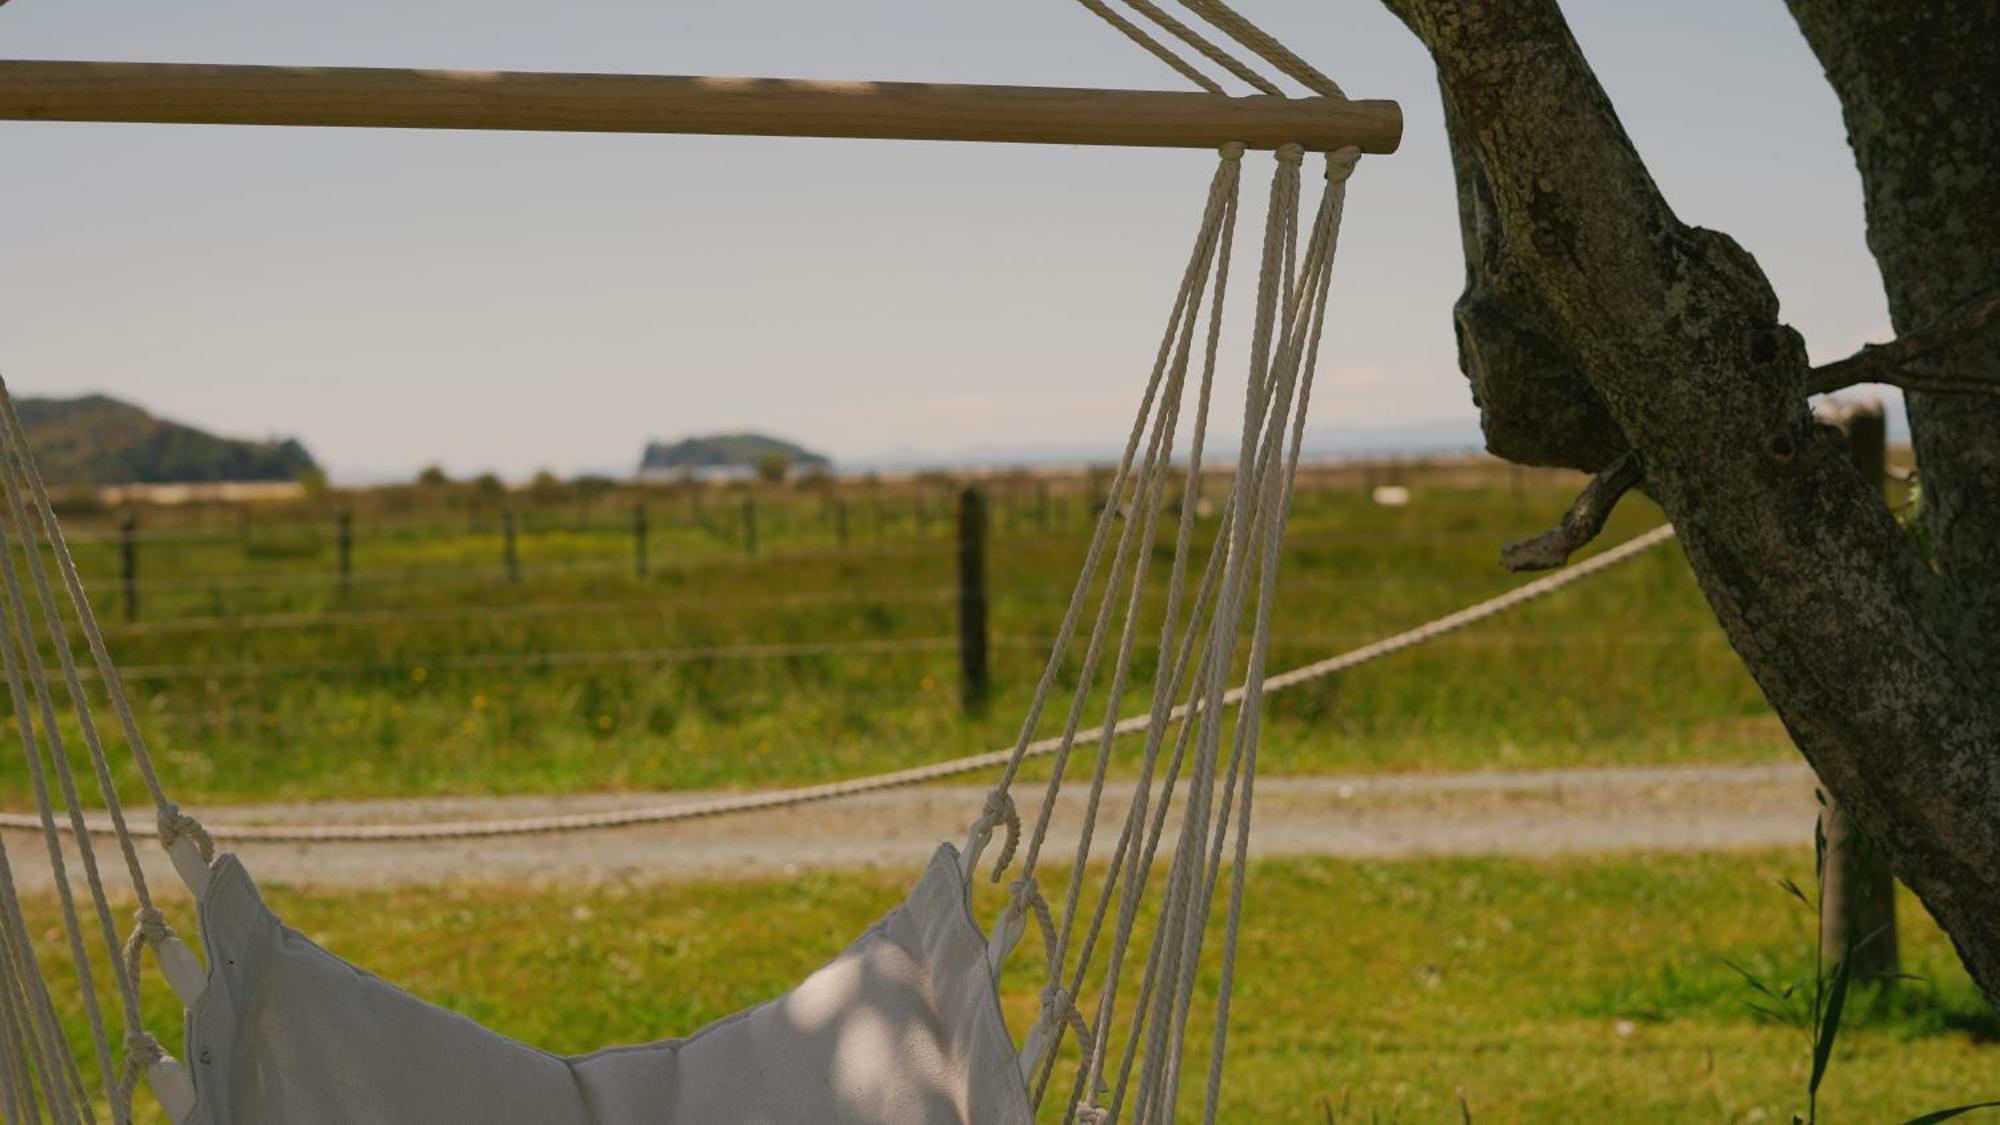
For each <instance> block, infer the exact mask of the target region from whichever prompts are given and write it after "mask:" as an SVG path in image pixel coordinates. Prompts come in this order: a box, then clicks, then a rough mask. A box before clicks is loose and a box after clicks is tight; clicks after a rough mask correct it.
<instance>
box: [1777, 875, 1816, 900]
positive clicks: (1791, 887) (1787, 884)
mask: <svg viewBox="0 0 2000 1125" xmlns="http://www.w3.org/2000/svg"><path fill="white" fill-rule="evenodd" d="M1778 885H1779V886H1780V887H1783V888H1784V889H1785V890H1787V891H1789V892H1791V896H1792V897H1793V898H1795V899H1798V900H1799V901H1800V902H1802V903H1804V904H1805V905H1806V906H1807V907H1809V908H1810V907H1811V906H1812V899H1809V898H1807V897H1806V893H1805V892H1804V891H1802V890H1800V889H1799V885H1798V884H1797V883H1795V882H1793V881H1792V878H1791V876H1789V875H1787V876H1786V877H1784V878H1783V879H1780V880H1778Z"/></svg>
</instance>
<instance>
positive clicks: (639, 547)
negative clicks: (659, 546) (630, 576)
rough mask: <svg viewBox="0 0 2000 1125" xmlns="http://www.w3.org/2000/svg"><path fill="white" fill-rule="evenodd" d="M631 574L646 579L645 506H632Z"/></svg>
mask: <svg viewBox="0 0 2000 1125" xmlns="http://www.w3.org/2000/svg"><path fill="white" fill-rule="evenodd" d="M632 573H634V574H636V575H638V576H639V577H641V578H644V577H646V505H644V504H634V505H632Z"/></svg>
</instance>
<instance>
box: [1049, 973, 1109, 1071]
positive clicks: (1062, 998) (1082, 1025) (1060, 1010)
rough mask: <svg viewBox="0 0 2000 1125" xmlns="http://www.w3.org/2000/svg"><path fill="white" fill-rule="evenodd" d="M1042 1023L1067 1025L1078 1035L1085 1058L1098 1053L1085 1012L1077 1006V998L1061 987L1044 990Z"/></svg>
mask: <svg viewBox="0 0 2000 1125" xmlns="http://www.w3.org/2000/svg"><path fill="white" fill-rule="evenodd" d="M1042 1022H1043V1023H1044V1024H1049V1025H1054V1024H1063V1023H1066V1024H1068V1025H1069V1027H1070V1030H1071V1031H1073V1032H1075V1033H1076V1045H1077V1046H1078V1047H1081V1048H1083V1057H1084V1058H1086V1059H1088V1058H1089V1057H1091V1056H1092V1055H1094V1054H1096V1053H1097V1042H1096V1040H1095V1039H1094V1038H1093V1037H1092V1036H1091V1034H1090V1025H1089V1024H1088V1023H1086V1022H1084V1018H1083V1012H1082V1011H1081V1010H1080V1009H1078V1008H1077V1006H1076V997H1074V996H1071V995H1070V994H1069V989H1067V988H1064V987H1063V986H1061V985H1059V984H1058V985H1051V986H1049V987H1048V988H1044V989H1042Z"/></svg>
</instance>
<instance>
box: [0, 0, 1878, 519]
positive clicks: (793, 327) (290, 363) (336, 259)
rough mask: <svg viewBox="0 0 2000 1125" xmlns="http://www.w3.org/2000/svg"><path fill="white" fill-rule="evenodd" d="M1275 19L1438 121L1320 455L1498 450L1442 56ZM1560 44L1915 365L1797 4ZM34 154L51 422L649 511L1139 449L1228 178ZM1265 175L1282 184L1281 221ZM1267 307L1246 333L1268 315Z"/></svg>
mask: <svg viewBox="0 0 2000 1125" xmlns="http://www.w3.org/2000/svg"><path fill="white" fill-rule="evenodd" d="M1239 7H1240V8H1241V10H1243V11H1244V12H1245V13H1246V14H1248V15H1250V16H1251V17H1252V18H1253V19H1256V20H1257V21H1258V22H1260V23H1262V24H1264V25H1265V26H1266V27H1267V28H1268V29H1269V30H1271V31H1273V32H1274V33H1276V34H1277V35H1278V36H1279V37H1280V38H1282V39H1284V40H1285V41H1286V42H1287V43H1289V44H1290V45H1291V46H1292V47H1294V48H1295V49H1296V50H1298V51H1299V52H1300V53H1301V54H1303V55H1305V56H1306V57H1307V58H1309V59H1311V60H1313V61H1314V62H1315V63H1316V64H1318V65H1319V66H1320V68H1321V69H1323V70H1325V71H1327V72H1328V73H1330V74H1332V75H1333V76H1334V77H1336V78H1337V79H1339V80H1340V81H1341V83H1342V85H1343V86H1345V87H1346V88H1347V90H1348V92H1349V93H1350V94H1351V95H1353V96H1356V97H1381V98H1394V99H1397V100H1399V101H1400V102H1402V104H1403V107H1404V113H1405V118H1406V122H1407V124H1406V132H1405V137H1404V142H1403V147H1402V150H1401V151H1400V152H1399V153H1397V154H1396V155H1393V156H1383V157H1368V158H1366V159H1364V160H1363V161H1362V164H1361V167H1360V169H1359V170H1358V171H1357V172H1356V174H1355V177H1354V179H1353V181H1352V184H1351V187H1350V192H1349V199H1348V208H1347V222H1346V226H1345V228H1344V230H1343V234H1342V242H1341V251H1340V260H1339V262H1338V264H1337V266H1336V271H1335V281H1334V297H1333V311H1332V314H1331V320H1330V322H1329V327H1328V340H1327V344H1326V347H1325V350H1324V352H1323V355H1322V363H1321V371H1320V380H1319V384H1318V388H1317V390H1316V391H1315V397H1314V402H1313V408H1314V418H1313V422H1312V425H1311V428H1310V433H1311V435H1312V437H1311V440H1312V442H1313V443H1314V445H1315V446H1316V447H1319V448H1325V449H1334V448H1380V447H1385V446H1393V445H1397V444H1402V443H1410V442H1415V441H1420V440H1421V441H1428V442H1435V441H1439V440H1456V441H1458V442H1459V443H1460V444H1467V445H1469V444H1474V443H1476V440H1477V415H1476V412H1475V411H1474V409H1473V407H1472V405H1471V402H1470V399H1469V396H1468V394H1467V392H1466V389H1465V384H1464V382H1463V380H1462V379H1461V377H1460V376H1459V374H1458V372H1457V367H1456V360H1455V355H1454V348H1453V343H1452V334H1451V324H1450V308H1451V303H1452V301H1453V300H1454V299H1455V298H1456V296H1457V294H1458V290H1459V288H1460V285H1461V284H1462V281H1463V265H1462V262H1461V259H1460V254H1459V241H1458V229H1457V218H1456V213H1455V205H1454V202H1453V189H1452V180H1451V172H1450V166H1449V160H1448V157H1447V154H1446V152H1445V142H1444V135H1443V127H1442V123H1441V120H1440V114H1439V109H1438V104H1437V92H1436V85H1435V79H1434V76H1433V72H1432V69H1431V65H1430V62H1429V59H1428V57H1427V56H1426V55H1425V54H1424V52H1423V50H1422V48H1421V47H1420V46H1419V44H1418V43H1417V42H1416V40H1415V39H1414V38H1413V37H1412V36H1411V35H1410V34H1409V33H1408V32H1407V31H1406V30H1405V29H1404V28H1403V27H1402V25H1401V24H1399V23H1398V22H1397V21H1396V20H1395V19H1394V18H1393V17H1391V16H1390V15H1389V14H1388V13H1387V12H1386V10H1385V9H1383V8H1382V6H1381V5H1380V3H1379V2H1378V0H1241V2H1240V4H1239ZM1565 7H1566V9H1567V11H1568V13H1569V17H1570V20H1571V22H1572V25H1573V26H1574V28H1575V31H1576V34H1577V37H1578V39H1579V41H1580V42H1581V43H1582V44H1583V47H1584V49H1585V51H1586V53H1587V54H1588V55H1589V56H1590V58H1591V60H1592V62H1593V63H1594V65H1595V66H1596V68H1597V71H1598V73H1599V75H1600V77H1601V79H1602V80H1603V82H1604V84H1605V86H1606V87H1607V89H1608V90H1609V91H1610V93H1611V95H1612V98H1613V100H1614V101H1615V102H1616V104H1617V106H1618V109H1619V111H1620V113H1621V115H1622V116H1623V119H1624V121H1625V123H1626V126H1627V128H1628V129H1629V131H1630V132H1631V134H1632V135H1633V137H1634V140H1635V142H1636V143H1637V144H1638V146H1639V148H1640V150H1641V152H1642V154H1643V155H1644V156H1645V157H1646V158H1647V159H1648V161H1649V162H1650V164H1651V166H1652V169H1653V172H1654V176H1655V178H1656V180H1657V181H1658V182H1659V183H1660V186H1661V187H1662V189H1663V190H1664V191H1665V193H1666V195H1667V197H1668V199H1669V200H1670V201H1671V203H1672V204H1673V206H1674V207H1675V209H1676V210H1677V211H1678V212H1679V214H1680V215H1681V217H1682V219H1683V220H1684V221H1687V222H1690V223H1694V224H1699V225H1702V226H1709V227H1715V228H1719V229H1722V230H1725V231H1728V232H1730V233H1731V234H1732V235H1734V236H1735V237H1736V238H1737V239H1738V240H1739V241H1741V242H1742V243H1743V244H1744V245H1745V246H1747V247H1748V248H1749V249H1750V251H1751V252H1752V253H1754V254H1755V255H1756V256H1757V257H1758V259H1759V261H1760V262H1761V263H1762V265H1763V267H1764V269H1765V270H1766V272H1767V273H1768V274H1769V276H1770V278H1771V280H1772V283H1773V284H1774V286H1775V287H1776V289H1777V291H1778V294H1779V297H1780V299H1781V301H1782V302H1783V306H1784V315H1785V317H1786V319H1787V320H1788V321H1789V322H1790V323H1791V324H1793V325H1794V326H1795V327H1797V328H1799V329H1800V331H1802V332H1803V333H1804V334H1805V336H1806V339H1807V341H1808V344H1809V346H1810V347H1811V349H1812V353H1813V355H1814V357H1815V358H1816V359H1818V360H1825V359H1831V358H1836V357H1838V356H1840V355H1843V354H1846V353H1847V352H1850V351H1852V350H1853V349H1854V348H1856V347H1858V346H1859V345H1860V344H1862V343H1864V342H1867V341H1870V340H1883V339H1887V338H1888V337H1889V335H1890V330H1889V328H1888V317H1887V313H1886V310H1885V306H1884V302H1883V297H1882V289H1881V283H1880V281H1879V278H1878V276H1877V274H1876V271H1875V266H1874V262H1873V260H1872V259H1871V258H1870V257H1869V255H1868V252H1867V247H1866V245H1865V242H1864V238H1863V229H1862V216H1861V194H1860V183H1859V180H1858V177H1857V175H1856V173H1855V170H1854V165H1853V161H1852V159H1851V156H1850V154H1849V152H1848V149H1847V146H1846V142H1845V139H1844V136H1843V133H1842V130H1841V126H1840V114H1839V107H1838V104H1837V103H1836V101H1835V99H1834V97H1833V94H1832V92H1831V90H1830V89H1829V88H1828V87H1827V85H1826V83H1825V81H1824V80H1823V78H1822V77H1821V75H1820V72H1819V68H1818V66H1817V64H1816V63H1815V62H1814V60H1813V58H1812V56H1811V53H1810V52H1809V51H1808V50H1807V48H1806V45H1805V42H1804V40H1803V39H1802V38H1801V37H1800V36H1799V34H1798V32H1797V30H1796V28H1795V27H1794V26H1793V25H1792V23H1791V20H1790V17H1789V16H1788V15H1787V13H1786V12H1785V9H1784V5H1783V4H1782V3H1781V2H1780V0H1687V2H1683V3H1676V4H1645V3H1638V2H1636V0H1570V2H1569V3H1568V4H1566V5H1565ZM0 42H4V44H5V46H4V48H0V54H4V55H6V56H9V57H15V58H73V59H105V60H142V61H163V62H230V63H272V64H298V65H349V66H421V67H463V68H474V69H516V70H570V71H623V72H645V73H663V74H715V75H755V76H765V77H795V78H868V79H883V80H908V81H950V82H992V83H1009V84H1021V85H1069V86H1104V87H1129V88H1157V89H1179V88H1182V87H1181V85H1180V83H1181V80H1180V79H1179V78H1177V77H1176V76H1175V75H1174V74H1173V73H1172V72H1170V71H1168V70H1166V69H1165V68H1164V67H1162V66H1161V65H1160V64H1159V63H1158V62H1157V61H1156V60H1154V59H1153V58H1151V57H1150V56H1148V55H1146V54H1144V53H1143V52H1141V51H1140V50H1138V49H1137V48H1136V47H1134V46H1133V45H1131V44H1130V43H1128V42H1126V41H1125V40H1124V39H1122V38H1121V37H1120V36H1118V35H1117V34H1116V33H1115V32H1113V31H1111V30H1110V29H1109V28H1107V27H1105V26H1104V25H1103V24H1100V23H1099V22H1097V21H1096V20H1095V19H1094V18H1092V17H1091V16H1090V15H1089V14H1088V12H1086V11H1085V9H1084V8H1083V7H1082V6H1081V5H1079V4H1077V3H1075V2H1073V0H1016V2H1010V3H1004V4H996V3H991V2H990V0H989V2H974V0H846V2H843V3H837V4H831V3H826V2H825V0H679V2H674V0H666V2H663V0H650V2H647V3H639V2H637V0H572V2H569V3H563V4H551V3H548V2H547V0H477V2H476V3H475V2H474V0H423V2H422V3H417V4H413V3H410V2H409V0H344V2H343V3H341V4H326V3H323V2H313V3H306V2H304V0H181V2H179V3H175V4H160V3H157V2H155V0H13V2H12V3H9V4H7V5H6V6H5V7H4V8H0ZM0 146H4V149H5V152H6V154H7V163H6V166H7V174H6V176H5V178H4V179H0V371H3V372H4V373H5V375H6V378H7V380H8V383H9V385H10V387H12V388H13V389H14V390H15V392H16V393H18V394H49V395H70V394H79V393H84V392H91V391H99V392H104V393H108V394H113V395H117V396H119V397H121V398H127V399H130V400H132V401H135V402H137V403H139V404H141V405H143V406H145V407H147V408H149V409H151V410H153V411H155V412H156V413H159V414H161V415H163V416H166V417H170V418H173V419H176V420H180V421H186V422H190V423H193V424H197V425H200V426H203V427H204V428H210V429H214V430H217V431H220V432H224V433H228V434H232V435H237V436H252V437H262V436H271V435H286V436H295V437H297V438H299V439H300V440H302V441H303V442H305V443H306V445H307V447H308V448H309V449H311V450H312V451H313V453H314V454H315V455H316V456H318V457H319V458H320V460H321V461H322V463H324V464H325V465H327V466H328V467H329V469H330V470H331V471H332V474H333V476H334V477H335V479H336V480H350V481H363V480H382V479H394V478H397V477H404V476H408V475H409V474H412V473H414V472H415V471H416V469H417V468H419V467H421V466H423V465H426V464H431V463H440V464H442V465H443V466H445V467H446V468H447V469H448V470H450V471H451V472H453V473H454V474H470V473H476V472H482V471H489V470H491V471H497V472H499V473H501V474H502V475H503V476H508V477H511V478H520V477H524V476H527V475H529V474H531V473H533V472H535V471H536V470H538V469H542V468H548V469H552V470H554V471H557V472H559V473H575V472H611V473H619V474H623V473H627V472H630V471H631V470H632V469H633V468H634V467H635V466H636V464H637V461H638V457H639V454H640V451H641V448H642V446H643V445H644V443H645V442H646V441H647V440H649V439H652V438H667V439H673V438H678V437H682V436H685V435H688V434H699V433H709V432H720V431H733V430H741V429H755V430H760V431H765V432H769V433H774V434H778V435H781V436H784V437H788V438H791V439H794V440H797V441H800V442H802V443H804V444H806V445H808V446H810V447H812V448H814V449H817V450H821V451H824V452H826V453H829V454H831V455H832V456H833V457H835V458H836V460H837V461H840V462H844V463H846V464H849V465H860V464H874V463H891V462H910V461H935V462H943V461H951V460H966V459H1005V458H1010V457H1034V456H1041V457H1071V456H1083V455H1089V456H1103V455H1106V454H1109V453H1111V452H1113V451H1115V448H1116V445H1117V444H1118V442H1119V440H1120V439H1121V438H1122V436H1123V434H1124V432H1125V430H1126V428H1127V427H1128V426H1129V419H1130V412H1131V409H1132V406H1133V404H1134V402H1135V401H1136V392H1137V388H1138V387H1139V386H1140V383H1141V381H1142V380H1143V379H1144V377H1145V374H1146V370H1147V367H1148V364H1149V362H1150V360H1151V357H1152V353H1153V351H1154V348H1155V346H1156V343H1157V340H1158V335H1159V332H1160V329H1161V326H1162V324H1163V318H1164V316H1165V314H1166V311H1167V307H1168V303H1169V301H1170V300H1171V297H1172V294H1173V289H1174V287H1175V284H1176V282H1177V280H1178V271H1179V269H1180V266H1181V262H1182V261H1183V260H1184V258H1185V255H1186V253H1187V249H1188V243H1189V241H1190V239H1191V238H1192V236H1193V230H1194V224H1195V221H1196V219H1197V218H1198V215H1199V212H1200V207H1201V202H1202V196H1203V193H1204V192H1205V190H1206V184H1207V180H1208V177H1209V174H1210V172H1211V171H1212V167H1213V163H1214V159H1215V157H1214V155H1213V154H1211V153H1206V152H1201V151H1192V152H1189V151H1153V150H1118V149H1083V148H1061V147H1049V146H1016V145H984V146H981V145H965V144H922V143H909V142H872V141H829V140H786V139H757V138H695V137H665V136H597V135H591V136H585V135H535V134H516V133H452V132H415V131H396V130H349V129H268V128H231V127H212V126H149V125H148V126H125V125H90V124H51V123H0ZM1267 177H1268V165H1267V164H1266V163H1261V162H1260V163H1253V164H1251V165H1249V166H1247V167H1246V175H1245V185H1246V189H1249V188H1251V186H1252V185H1255V184H1259V183H1261V181H1263V180H1264V179H1265V178H1267ZM1258 194H1259V193H1258V192H1256V191H1255V190H1246V196H1245V207H1244V213H1245V216H1246V219H1245V222H1246V224H1247V225H1246V226H1245V228H1244V231H1243V233H1242V235H1241V237H1242V238H1243V240H1244V242H1245V243H1248V242H1250V241H1251V240H1252V239H1253V238H1254V235H1255V227H1254V224H1255V223H1256V222H1257V221H1258V220H1257V219H1256V218H1255V217H1254V216H1256V215H1258V214H1261V210H1260V209H1259V207H1258V206H1257V205H1255V204H1254V200H1255V197H1256V196H1257V195H1258ZM1239 257H1240V258H1241V259H1248V258H1249V257H1251V255H1248V254H1245V255H1240V256H1239ZM1233 291H1234V292H1235V293H1236V294H1237V295H1238V297H1239V303H1238V305H1237V310H1238V313H1239V314H1242V313H1246V312H1247V305H1248V294H1249V293H1250V292H1251V289H1250V286H1249V284H1248V282H1247V280H1246V281H1245V282H1244V283H1242V284H1240V285H1238V286H1237V287H1235V288H1234V290H1233ZM1244 319H1245V318H1244V317H1243V316H1241V315H1239V316H1238V317H1237V318H1236V320H1234V321H1232V322H1231V323H1232V324H1233V325H1234V326H1237V327H1239V328H1240V326H1241V325H1242V324H1243V323H1244ZM1242 335H1243V333H1241V332H1237V333H1234V334H1233V335H1232V337H1230V339H1229V343H1230V344H1233V345H1234V346H1235V349H1236V350H1230V351H1227V352H1226V353H1225V354H1226V356H1236V355H1239V354H1240V349H1241V346H1242V343H1243V341H1242V340H1241V339H1240V337H1241V336H1242ZM1236 379H1237V385H1238V386H1240V383H1241V374H1240V372H1239V373H1238V374H1237V376H1236Z"/></svg>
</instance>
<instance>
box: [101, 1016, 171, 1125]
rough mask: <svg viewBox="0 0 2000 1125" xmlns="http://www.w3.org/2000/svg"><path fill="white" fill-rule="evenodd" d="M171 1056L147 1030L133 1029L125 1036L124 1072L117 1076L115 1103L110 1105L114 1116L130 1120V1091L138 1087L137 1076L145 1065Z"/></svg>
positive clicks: (165, 1059) (160, 1061)
mask: <svg viewBox="0 0 2000 1125" xmlns="http://www.w3.org/2000/svg"><path fill="white" fill-rule="evenodd" d="M172 1057H173V1056H171V1055H169V1054H167V1049H166V1048H165V1047H162V1046H160V1041H159V1040H158V1039H155V1038H153V1037H152V1035H150V1034H148V1033H147V1032H144V1031H136V1030H135V1031H132V1032H130V1033H129V1034H127V1035H126V1036H125V1073H124V1074H122V1075H120V1076H119V1078H118V1098H117V1104H114V1105H113V1106H112V1114H113V1116H114V1117H116V1118H117V1119H118V1120H120V1121H130V1120H132V1092H133V1091H134V1090H136V1089H138V1088H139V1076H140V1075H141V1074H144V1073H145V1072H146V1068H147V1067H149V1066H152V1065H154V1064H155V1063H163V1062H166V1061H167V1060H168V1059H169V1058H172ZM121 1111H122V1112H121Z"/></svg>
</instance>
